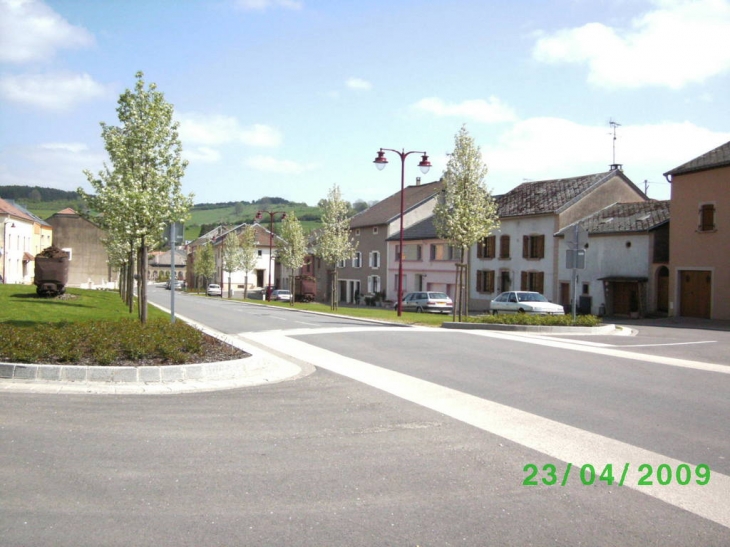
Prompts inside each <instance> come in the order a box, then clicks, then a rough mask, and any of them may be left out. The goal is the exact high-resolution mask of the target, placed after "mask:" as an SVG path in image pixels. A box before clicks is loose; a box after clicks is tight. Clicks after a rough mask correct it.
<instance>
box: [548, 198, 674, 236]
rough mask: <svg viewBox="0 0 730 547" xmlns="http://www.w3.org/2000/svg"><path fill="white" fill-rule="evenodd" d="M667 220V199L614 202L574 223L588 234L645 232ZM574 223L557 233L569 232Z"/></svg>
mask: <svg viewBox="0 0 730 547" xmlns="http://www.w3.org/2000/svg"><path fill="white" fill-rule="evenodd" d="M668 220H669V200H665V201H657V200H649V201H637V202H633V203H614V204H613V205H609V206H608V207H606V208H605V209H602V210H600V211H598V212H597V213H595V214H593V215H591V216H588V217H585V218H583V219H581V220H579V221H578V222H577V223H576V224H578V225H579V226H581V227H582V228H584V229H585V230H586V231H587V232H588V233H589V234H591V235H593V234H612V233H626V232H646V231H648V230H651V229H653V228H656V227H657V226H660V225H661V224H664V223H665V222H667V221H668ZM573 226H575V224H571V225H570V226H566V227H565V228H563V229H562V230H561V231H560V232H558V234H563V235H565V234H566V233H570V231H571V230H572V229H573Z"/></svg>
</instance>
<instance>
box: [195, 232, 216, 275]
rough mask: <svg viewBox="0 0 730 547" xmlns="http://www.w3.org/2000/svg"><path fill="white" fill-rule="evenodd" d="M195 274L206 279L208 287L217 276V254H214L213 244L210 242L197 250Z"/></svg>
mask: <svg viewBox="0 0 730 547" xmlns="http://www.w3.org/2000/svg"><path fill="white" fill-rule="evenodd" d="M193 273H194V274H195V275H196V276H197V277H202V278H204V279H205V282H206V285H207V284H208V282H209V281H210V280H211V279H212V278H213V276H214V275H215V253H214V252H213V244H212V243H211V242H210V241H207V242H205V243H204V244H203V245H201V246H200V247H198V248H197V249H196V250H195V260H194V262H193Z"/></svg>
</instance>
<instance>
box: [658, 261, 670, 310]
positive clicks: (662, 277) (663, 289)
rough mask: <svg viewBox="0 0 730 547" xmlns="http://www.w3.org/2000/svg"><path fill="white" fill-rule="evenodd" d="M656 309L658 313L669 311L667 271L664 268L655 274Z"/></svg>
mask: <svg viewBox="0 0 730 547" xmlns="http://www.w3.org/2000/svg"><path fill="white" fill-rule="evenodd" d="M656 309H657V311H660V312H667V311H669V269H668V268H667V267H666V266H662V267H661V268H659V271H658V272H657V283H656Z"/></svg>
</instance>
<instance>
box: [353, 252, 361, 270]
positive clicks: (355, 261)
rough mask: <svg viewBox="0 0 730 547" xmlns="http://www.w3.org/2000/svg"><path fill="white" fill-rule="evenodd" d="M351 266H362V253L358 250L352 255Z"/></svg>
mask: <svg viewBox="0 0 730 547" xmlns="http://www.w3.org/2000/svg"><path fill="white" fill-rule="evenodd" d="M352 267H353V268H362V253H361V252H360V251H356V252H355V254H354V255H353V257H352Z"/></svg>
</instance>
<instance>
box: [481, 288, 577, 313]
mask: <svg viewBox="0 0 730 547" xmlns="http://www.w3.org/2000/svg"><path fill="white" fill-rule="evenodd" d="M489 309H490V310H491V312H492V315H497V314H498V313H533V314H536V315H565V310H564V309H563V306H561V305H560V304H553V303H552V302H550V301H549V300H548V299H547V298H545V297H544V296H543V295H541V294H540V293H539V292H532V291H508V292H503V293H502V294H500V295H499V296H498V297H497V298H495V299H494V300H492V302H491V303H490V304H489Z"/></svg>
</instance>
